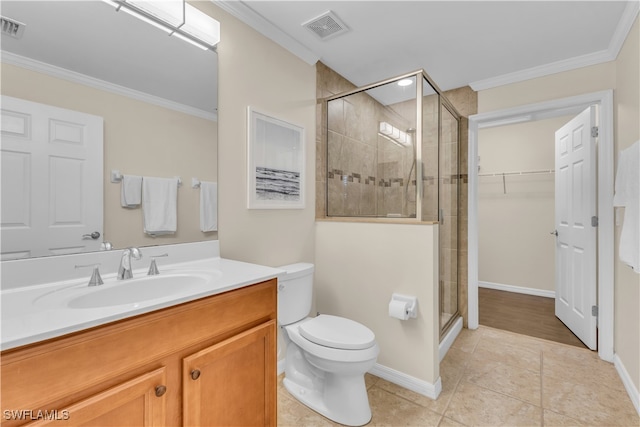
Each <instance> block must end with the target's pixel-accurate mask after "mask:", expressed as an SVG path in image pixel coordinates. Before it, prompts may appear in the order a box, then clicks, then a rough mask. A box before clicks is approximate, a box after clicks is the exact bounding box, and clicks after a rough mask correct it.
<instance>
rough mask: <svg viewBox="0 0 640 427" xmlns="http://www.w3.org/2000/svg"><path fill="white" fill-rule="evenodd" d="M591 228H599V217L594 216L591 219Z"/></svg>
mask: <svg viewBox="0 0 640 427" xmlns="http://www.w3.org/2000/svg"><path fill="white" fill-rule="evenodd" d="M591 226H592V227H597V226H598V217H597V216H592V217H591Z"/></svg>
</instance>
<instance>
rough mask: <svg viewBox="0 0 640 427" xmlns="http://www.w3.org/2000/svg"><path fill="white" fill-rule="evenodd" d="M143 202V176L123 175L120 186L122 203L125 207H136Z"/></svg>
mask: <svg viewBox="0 0 640 427" xmlns="http://www.w3.org/2000/svg"><path fill="white" fill-rule="evenodd" d="M141 202H142V177H141V176H136V175H123V176H122V184H121V187H120V205H122V207H123V208H136V207H138V206H140V203H141Z"/></svg>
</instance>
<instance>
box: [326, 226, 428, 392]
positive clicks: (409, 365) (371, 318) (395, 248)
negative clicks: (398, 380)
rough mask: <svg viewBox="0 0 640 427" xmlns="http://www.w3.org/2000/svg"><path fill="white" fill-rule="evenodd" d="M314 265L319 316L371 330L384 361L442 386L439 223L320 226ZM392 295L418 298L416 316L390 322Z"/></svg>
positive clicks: (390, 366) (382, 362)
mask: <svg viewBox="0 0 640 427" xmlns="http://www.w3.org/2000/svg"><path fill="white" fill-rule="evenodd" d="M336 242H340V243H339V244H336ZM372 260H374V261H373V262H372ZM316 266H317V270H316V302H317V308H318V311H320V312H321V313H325V314H334V315H338V316H344V317H348V318H350V319H353V320H356V321H358V322H360V323H362V324H364V325H366V326H367V327H369V328H370V329H371V330H372V331H373V332H374V333H375V335H376V341H377V342H378V345H379V346H380V355H379V356H378V363H379V364H381V365H383V366H385V367H388V368H391V369H395V370H397V371H400V372H402V373H405V374H407V375H411V376H413V377H415V378H418V379H420V380H423V381H426V382H428V383H431V384H434V383H435V382H436V381H437V379H438V377H439V359H438V343H439V329H438V310H437V307H438V286H437V283H438V226H437V225H408V224H407V225H405V224H381V223H355V222H333V221H319V222H317V223H316ZM393 292H397V293H401V294H406V295H415V296H417V297H418V305H419V312H418V317H417V318H416V319H409V320H406V321H401V320H398V319H395V318H391V317H389V315H388V305H389V301H390V300H391V294H392V293H393Z"/></svg>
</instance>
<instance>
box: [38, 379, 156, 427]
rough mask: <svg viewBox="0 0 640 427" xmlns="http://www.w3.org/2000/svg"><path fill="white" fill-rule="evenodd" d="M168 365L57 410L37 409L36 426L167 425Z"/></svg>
mask: <svg viewBox="0 0 640 427" xmlns="http://www.w3.org/2000/svg"><path fill="white" fill-rule="evenodd" d="M165 384H166V378H165V368H159V369H156V370H155V371H152V372H149V373H147V374H144V375H141V376H139V377H136V378H133V379H132V380H129V381H127V382H125V383H122V384H120V385H117V386H115V387H112V388H110V389H108V390H106V391H104V392H102V393H99V394H96V395H95V396H92V397H90V398H88V399H86V400H82V401H80V402H78V403H75V404H73V405H71V406H69V407H67V408H65V409H62V410H57V411H48V412H45V411H42V412H36V411H33V412H32V413H30V414H29V415H28V416H29V418H40V419H39V420H38V421H35V422H33V423H30V424H28V426H29V427H35V426H54V425H60V426H64V427H72V426H101V427H109V426H112V427H124V426H145V427H146V426H149V427H152V426H158V427H160V426H165V425H167V422H166V417H165V400H166V395H165V391H166V389H162V388H161V387H164V385H165Z"/></svg>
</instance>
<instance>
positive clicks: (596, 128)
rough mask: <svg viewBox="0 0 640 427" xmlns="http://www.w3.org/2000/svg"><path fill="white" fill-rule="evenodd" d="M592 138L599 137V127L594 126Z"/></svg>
mask: <svg viewBox="0 0 640 427" xmlns="http://www.w3.org/2000/svg"><path fill="white" fill-rule="evenodd" d="M591 137H592V138H597V137H598V126H593V127H592V128H591Z"/></svg>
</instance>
